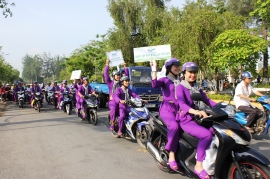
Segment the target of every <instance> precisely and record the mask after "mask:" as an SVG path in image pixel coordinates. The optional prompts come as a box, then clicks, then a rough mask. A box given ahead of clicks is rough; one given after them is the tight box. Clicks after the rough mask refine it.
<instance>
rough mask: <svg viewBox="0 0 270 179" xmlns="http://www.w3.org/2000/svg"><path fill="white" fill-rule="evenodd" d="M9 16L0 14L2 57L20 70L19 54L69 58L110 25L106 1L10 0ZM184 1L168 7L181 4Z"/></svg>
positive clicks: (178, 0) (180, 5) (180, 0)
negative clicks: (11, 4) (44, 54)
mask: <svg viewBox="0 0 270 179" xmlns="http://www.w3.org/2000/svg"><path fill="white" fill-rule="evenodd" d="M9 2H14V3H15V4H16V6H11V7H10V8H11V11H12V13H13V16H12V17H7V18H5V17H4V16H1V14H2V12H1V14H0V24H1V28H0V46H2V52H3V53H4V57H5V60H6V61H7V62H8V63H10V64H11V65H12V66H13V67H14V68H16V69H18V70H19V71H20V72H22V66H23V65H22V57H23V56H25V55H26V54H29V55H35V54H43V53H44V52H46V53H50V54H51V55H52V56H55V55H60V56H66V57H69V56H70V54H71V52H73V51H74V50H75V49H77V48H80V47H81V45H85V44H87V43H88V42H89V41H90V40H94V39H95V38H96V34H105V33H106V32H107V31H108V29H109V28H111V27H113V19H112V18H111V17H110V14H109V13H108V11H107V8H106V6H107V4H108V1H107V0H98V1H94V0H91V1H90V0H80V1H71V0H46V1H36V0H35V1H33V0H23V1H22V0H9ZM184 3H185V0H171V2H169V3H166V4H167V5H168V6H177V7H179V8H181V7H183V4H184Z"/></svg>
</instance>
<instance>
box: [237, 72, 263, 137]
mask: <svg viewBox="0 0 270 179" xmlns="http://www.w3.org/2000/svg"><path fill="white" fill-rule="evenodd" d="M252 78H253V77H252V75H251V73H250V72H248V71H245V72H244V73H242V81H241V82H240V83H239V84H238V85H237V86H236V88H235V95H234V99H233V101H234V103H235V105H236V108H237V109H239V110H240V111H242V112H244V113H246V114H248V119H247V124H246V128H247V129H248V130H249V132H250V133H254V130H253V129H251V127H252V126H253V125H254V124H255V122H256V118H257V116H258V114H260V113H261V111H260V110H259V109H257V108H254V107H252V106H251V104H250V102H251V101H253V102H256V100H257V99H255V98H250V97H249V96H250V95H251V94H252V93H254V94H256V95H258V96H263V94H262V93H260V92H258V91H256V90H255V89H254V88H253V87H252V86H251V85H250V83H251V81H252Z"/></svg>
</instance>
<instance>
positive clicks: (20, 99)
mask: <svg viewBox="0 0 270 179" xmlns="http://www.w3.org/2000/svg"><path fill="white" fill-rule="evenodd" d="M17 95H18V104H19V107H21V108H23V104H24V96H25V95H24V91H18V92H17Z"/></svg>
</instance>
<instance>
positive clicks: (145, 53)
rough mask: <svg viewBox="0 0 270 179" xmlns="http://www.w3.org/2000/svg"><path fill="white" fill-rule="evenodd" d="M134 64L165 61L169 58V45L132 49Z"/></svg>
mask: <svg viewBox="0 0 270 179" xmlns="http://www.w3.org/2000/svg"><path fill="white" fill-rule="evenodd" d="M133 50H134V62H147V61H152V60H167V59H169V58H171V55H172V53H171V45H158V46H149V47H140V48H134V49H133Z"/></svg>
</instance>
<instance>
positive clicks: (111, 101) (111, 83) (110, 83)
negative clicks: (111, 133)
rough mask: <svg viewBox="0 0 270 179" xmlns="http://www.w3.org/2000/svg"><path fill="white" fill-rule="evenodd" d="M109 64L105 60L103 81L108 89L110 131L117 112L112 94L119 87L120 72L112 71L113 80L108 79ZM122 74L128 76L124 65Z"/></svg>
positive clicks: (116, 105) (117, 106) (117, 108)
mask: <svg viewBox="0 0 270 179" xmlns="http://www.w3.org/2000/svg"><path fill="white" fill-rule="evenodd" d="M109 63H110V60H109V59H107V60H106V66H105V68H104V79H105V82H106V83H107V85H108V87H109V109H110V120H111V126H110V130H114V120H115V117H116V115H117V113H118V111H119V105H118V104H117V103H116V102H115V101H114V99H113V94H114V92H115V90H116V89H117V88H118V87H121V85H122V84H121V82H120V72H119V71H114V72H113V73H112V78H113V79H111V78H110V76H109V69H110V67H109ZM124 72H125V75H126V76H129V75H128V69H127V68H126V63H124Z"/></svg>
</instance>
